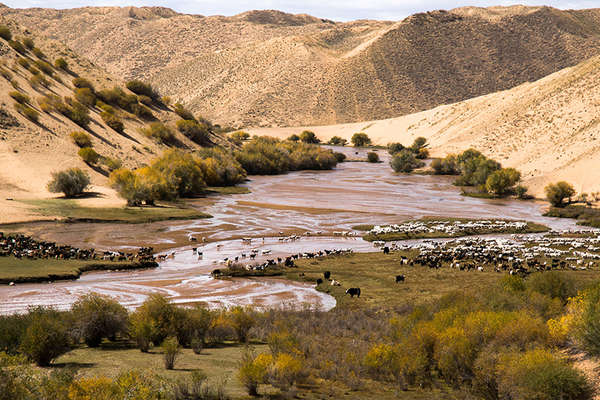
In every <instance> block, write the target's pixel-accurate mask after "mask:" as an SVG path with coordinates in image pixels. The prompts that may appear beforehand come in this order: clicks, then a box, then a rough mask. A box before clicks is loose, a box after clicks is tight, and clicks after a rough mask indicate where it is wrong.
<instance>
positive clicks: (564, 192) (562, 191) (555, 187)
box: [544, 181, 575, 207]
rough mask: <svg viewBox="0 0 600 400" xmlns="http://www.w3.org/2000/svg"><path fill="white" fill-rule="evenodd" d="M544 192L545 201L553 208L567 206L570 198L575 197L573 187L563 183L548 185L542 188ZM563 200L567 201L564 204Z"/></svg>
mask: <svg viewBox="0 0 600 400" xmlns="http://www.w3.org/2000/svg"><path fill="white" fill-rule="evenodd" d="M544 192H545V193H546V199H548V201H549V202H550V204H552V205H553V206H554V207H564V206H565V205H568V204H569V203H570V202H571V197H573V196H574V195H575V189H574V188H573V185H571V184H569V183H567V182H565V181H561V182H557V183H552V184H549V185H548V186H546V187H545V188H544ZM565 199H567V202H566V203H565V202H564V201H565Z"/></svg>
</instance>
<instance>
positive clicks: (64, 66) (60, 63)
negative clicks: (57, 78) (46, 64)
mask: <svg viewBox="0 0 600 400" xmlns="http://www.w3.org/2000/svg"><path fill="white" fill-rule="evenodd" d="M54 67H55V68H58V69H61V70H63V71H68V70H69V64H68V63H67V60H65V59H64V58H62V57H58V58H57V59H56V60H54Z"/></svg>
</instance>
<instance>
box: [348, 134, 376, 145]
mask: <svg viewBox="0 0 600 400" xmlns="http://www.w3.org/2000/svg"><path fill="white" fill-rule="evenodd" d="M350 141H351V142H352V145H353V146H354V147H365V146H368V145H370V144H371V139H370V138H369V136H367V134H366V133H364V132H358V133H355V134H354V135H352V138H351V139H350Z"/></svg>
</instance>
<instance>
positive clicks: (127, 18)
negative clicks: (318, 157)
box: [0, 6, 600, 126]
mask: <svg viewBox="0 0 600 400" xmlns="http://www.w3.org/2000/svg"><path fill="white" fill-rule="evenodd" d="M0 15H3V16H4V17H5V18H9V19H12V20H15V21H18V22H20V23H22V24H23V25H25V26H29V27H32V28H35V29H36V30H37V31H38V32H44V34H45V35H48V36H50V37H52V38H55V39H59V40H63V41H64V42H65V43H66V44H67V45H68V46H70V47H71V48H73V49H74V51H76V52H77V53H78V54H80V55H82V56H84V57H87V58H88V59H90V60H93V61H94V62H95V63H97V64H98V65H100V66H102V67H104V68H106V69H107V70H108V71H109V72H111V73H113V74H115V75H117V76H119V77H121V78H131V77H143V78H147V79H149V80H151V81H152V82H153V83H155V84H156V85H157V86H158V87H159V89H160V90H161V91H162V92H163V93H164V94H169V95H171V96H172V97H173V98H175V99H177V100H181V101H183V102H184V103H185V104H186V105H189V106H190V107H192V108H193V110H194V111H196V112H198V113H201V114H202V115H204V116H206V117H207V118H209V119H211V120H214V121H216V122H218V123H221V124H227V125H234V126H296V125H305V124H310V125H320V124H335V123H344V122H352V121H364V120H371V119H382V118H389V117H396V116H399V115H405V114H409V113H414V112H418V111H422V110H427V109H431V108H433V107H436V106H439V105H441V104H449V103H454V102H458V101H462V100H466V99H469V98H473V97H476V96H480V95H484V94H488V93H493V92H497V91H499V90H506V89H509V88H512V87H515V86H517V85H519V84H521V83H524V82H530V81H535V80H537V79H540V78H542V77H544V76H546V75H548V74H550V73H553V72H556V71H559V70H560V69H562V68H565V67H568V66H573V65H575V64H577V63H578V62H581V61H583V60H585V59H587V58H589V57H591V56H593V55H596V54H600V9H595V10H576V11H561V10H557V9H553V8H549V7H523V6H514V7H491V8H487V9H483V8H473V7H470V8H461V9H455V10H452V11H436V12H431V13H422V14H416V15H413V16H410V17H408V18H406V19H405V20H403V21H399V22H396V23H393V22H381V21H353V22H348V23H337V22H333V21H328V20H322V19H319V18H315V17H311V16H307V15H291V14H285V13H282V12H278V11H250V12H247V13H243V14H240V15H236V16H233V17H223V16H210V17H205V16H201V15H184V14H178V13H176V12H174V11H172V10H170V9H166V8H159V7H148V8H134V7H125V8H116V7H87V8H78V9H72V10H50V9H42V8H39V9H27V10H18V9H11V8H8V7H2V8H0Z"/></svg>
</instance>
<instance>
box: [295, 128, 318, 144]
mask: <svg viewBox="0 0 600 400" xmlns="http://www.w3.org/2000/svg"><path fill="white" fill-rule="evenodd" d="M300 141H302V142H303V143H309V144H319V143H321V141H320V140H319V138H318V137H317V135H315V133H314V132H312V131H303V132H302V133H301V134H300Z"/></svg>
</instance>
